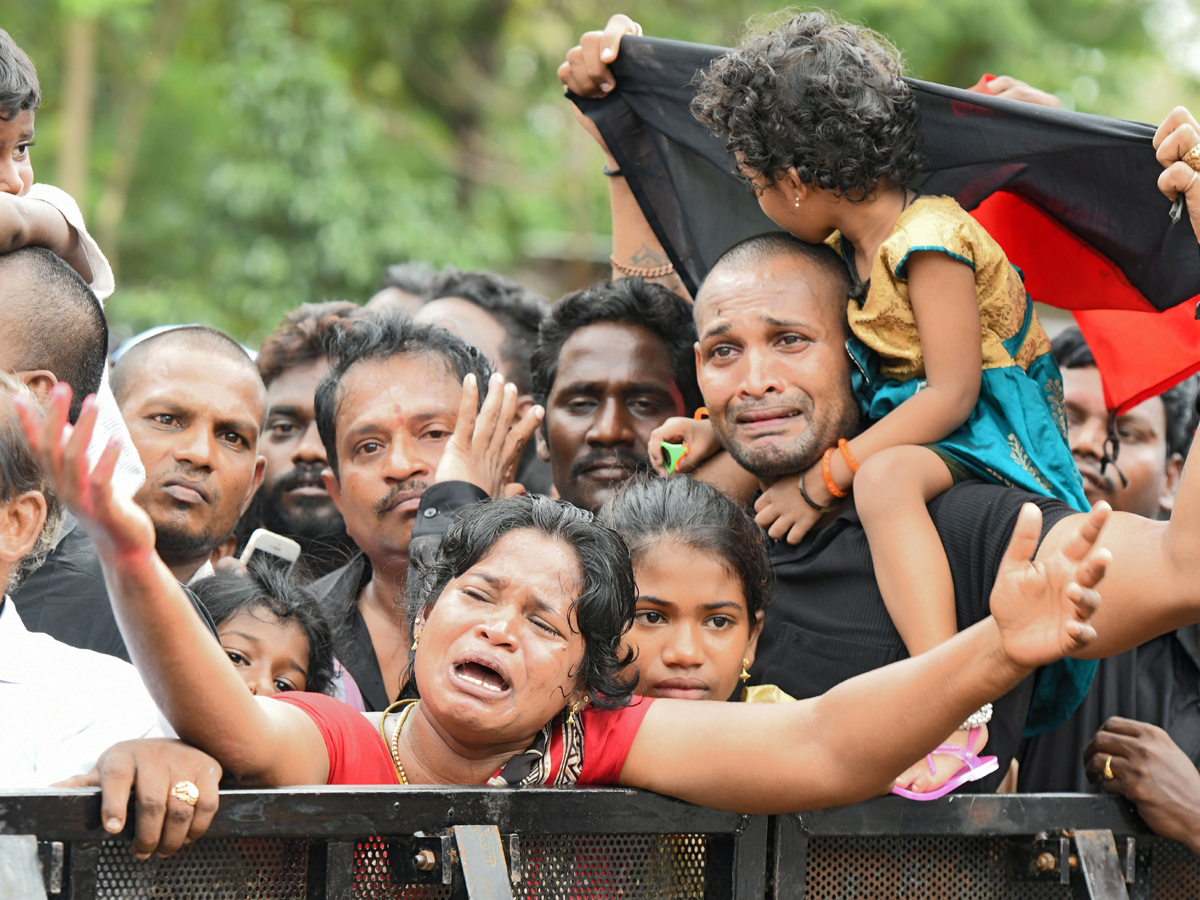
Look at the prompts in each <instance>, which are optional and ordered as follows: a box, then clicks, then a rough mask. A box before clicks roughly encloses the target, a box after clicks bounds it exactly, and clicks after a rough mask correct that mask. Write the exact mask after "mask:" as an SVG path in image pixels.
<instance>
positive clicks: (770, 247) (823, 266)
mask: <svg viewBox="0 0 1200 900" xmlns="http://www.w3.org/2000/svg"><path fill="white" fill-rule="evenodd" d="M781 259H794V260H796V261H803V262H805V263H808V265H807V266H806V268H807V269H809V270H811V272H812V277H813V279H819V280H820V281H821V282H822V284H823V286H827V287H828V296H829V297H830V298H831V299H832V300H836V301H837V304H838V305H837V314H838V315H839V316H840V317H841V318H842V320H843V321H845V320H846V307H845V300H846V298H847V296H849V292H850V276H849V273H848V272H847V270H846V264H845V262H844V261H843V260H842V259H841V257H839V256H838V254H837V252H836V251H835V250H834V249H833V248H831V247H829V246H828V245H826V244H810V243H808V242H807V241H802V240H800V239H799V238H797V237H793V236H792V235H790V234H787V233H786V232H782V231H772V232H768V233H767V234H760V235H756V236H755V237H752V238H747V239H746V240H744V241H742V242H741V243H738V244H734V245H733V246H732V247H730V248H729V249H728V250H726V251H725V252H724V253H722V254H721V256H720V257H719V258H718V259H717V261H716V262H715V263H713V265H712V268H711V269H709V270H708V275H707V276H705V279H704V284H708V282H709V281H710V280H713V281H715V280H718V279H723V278H725V277H726V276H742V275H752V273H754V272H755V271H759V270H762V269H763V268H766V267H769V266H771V264H773V263H775V262H776V261H778V260H781ZM705 294H706V292H705V290H704V285H703V284H702V285H701V286H700V290H699V292H698V293H697V295H696V303H695V307H694V310H695V315H696V321H697V323H699V322H700V310H701V307H702V306H704V305H705V301H706V299H707V298H706V296H705ZM846 329H847V334H849V325H848V324H847V325H846Z"/></svg>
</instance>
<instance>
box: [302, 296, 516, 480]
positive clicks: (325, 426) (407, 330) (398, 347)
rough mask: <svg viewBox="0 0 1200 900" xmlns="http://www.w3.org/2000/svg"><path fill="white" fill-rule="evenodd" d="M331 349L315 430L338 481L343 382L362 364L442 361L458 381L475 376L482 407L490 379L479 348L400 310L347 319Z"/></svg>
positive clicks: (319, 387) (319, 391)
mask: <svg viewBox="0 0 1200 900" xmlns="http://www.w3.org/2000/svg"><path fill="white" fill-rule="evenodd" d="M329 346H330V351H331V356H330V362H331V366H330V369H329V373H328V374H327V375H326V376H325V377H324V378H322V379H321V383H320V384H318V385H317V394H316V416H317V431H318V433H320V435H321V443H322V444H324V445H325V456H326V459H328V460H329V468H330V469H332V470H333V474H334V477H336V476H337V474H338V456H337V415H338V410H339V409H340V408H341V405H342V400H343V393H342V379H343V378H345V377H346V373H347V372H348V371H350V369H352V368H353V367H354V366H355V365H357V364H358V363H361V362H370V361H379V360H385V359H391V358H392V357H394V356H405V355H416V354H422V355H424V356H426V357H432V358H433V359H438V360H441V362H442V363H444V364H445V366H446V371H447V373H448V374H450V375H453V376H454V377H455V378H456V379H457V380H458V381H459V382H460V383H461V382H462V380H463V379H464V378H466V377H467V375H471V374H474V376H475V381H476V384H478V385H479V402H480V405H482V404H483V400H484V398H485V396H486V394H487V387H488V379H489V378H491V377H492V367H491V364H490V363H489V362H488V360H487V357H486V356H484V355H483V354H482V353H481V352H480V351H479V350H477V349H476V348H475V347H472V346H471V345H470V344H468V343H466V341H464V340H462V339H461V338H459V337H457V336H456V335H453V334H451V333H450V332H449V331H447V330H446V329H444V328H438V327H437V326H435V325H425V324H422V323H419V322H414V321H413V320H412V319H410V318H409V317H408V315H407V314H405V313H404V312H403V311H402V310H398V309H380V310H368V311H366V312H364V313H363V314H362V315H361V316H360V317H358V318H355V319H352V320H348V322H347V324H346V327H345V328H340V329H338V331H337V333H336V334H335V335H334V336H333V340H332V341H331V342H330V345H329Z"/></svg>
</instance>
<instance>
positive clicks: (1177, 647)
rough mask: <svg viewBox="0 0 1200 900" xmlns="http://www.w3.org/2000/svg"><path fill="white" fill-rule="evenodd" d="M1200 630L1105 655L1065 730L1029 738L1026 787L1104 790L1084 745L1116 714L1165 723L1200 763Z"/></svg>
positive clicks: (1022, 755) (1022, 779)
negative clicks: (1092, 777) (1091, 774)
mask: <svg viewBox="0 0 1200 900" xmlns="http://www.w3.org/2000/svg"><path fill="white" fill-rule="evenodd" d="M1198 640H1200V631H1198V629H1197V627H1196V626H1195V625H1189V626H1187V627H1186V628H1180V629H1179V630H1178V631H1173V632H1171V633H1170V634H1164V635H1160V636H1159V637H1156V638H1154V640H1152V641H1147V642H1146V643H1144V644H1142V645H1141V646H1140V647H1134V648H1133V649H1132V650H1128V651H1126V652H1125V653H1119V654H1117V655H1116V656H1112V657H1109V658H1108V659H1102V660H1100V667H1099V669H1098V670H1097V672H1096V680H1095V681H1093V682H1092V689H1091V690H1090V691H1088V694H1087V697H1085V698H1084V701H1083V703H1082V704H1081V705H1080V707H1079V709H1077V710H1076V711H1075V714H1074V715H1073V716H1071V718H1070V719H1068V720H1067V722H1066V724H1064V725H1063V726H1062V727H1061V728H1058V729H1056V730H1054V731H1052V732H1050V733H1049V734H1043V735H1039V736H1037V737H1035V738H1032V739H1030V740H1027V741H1022V742H1021V749H1020V752H1019V753H1018V755H1017V758H1018V759H1019V760H1020V762H1021V769H1020V772H1019V774H1018V775H1017V786H1018V788H1019V789H1020V790H1021V791H1022V792H1029V793H1054V792H1061V791H1066V792H1075V793H1087V792H1089V791H1092V792H1098V791H1099V790H1100V787H1099V786H1098V785H1093V784H1091V783H1090V782H1089V781H1088V780H1087V776H1086V775H1085V774H1084V772H1083V749H1084V747H1086V746H1087V745H1088V742H1089V741H1090V740H1091V739H1092V736H1093V735H1094V734H1095V733H1096V732H1097V731H1098V730H1099V728H1100V726H1101V725H1103V724H1104V722H1105V720H1106V719H1108V718H1109V717H1110V716H1122V717H1123V718H1126V719H1136V720H1138V721H1141V722H1149V723H1150V724H1152V725H1157V726H1159V727H1160V728H1162V729H1163V730H1164V731H1166V732H1167V734H1168V735H1170V737H1171V740H1173V741H1174V742H1175V743H1176V744H1177V745H1178V746H1179V749H1181V750H1182V751H1183V752H1184V753H1186V754H1187V755H1188V757H1189V758H1190V759H1191V761H1192V762H1193V763H1194V764H1196V765H1197V766H1200V645H1198V643H1197V642H1198Z"/></svg>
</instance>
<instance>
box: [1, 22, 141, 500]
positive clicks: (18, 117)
mask: <svg viewBox="0 0 1200 900" xmlns="http://www.w3.org/2000/svg"><path fill="white" fill-rule="evenodd" d="M41 102H42V94H41V88H40V86H39V84H38V77H37V70H36V69H35V68H34V65H33V62H32V61H31V60H30V59H29V57H28V56H27V55H26V54H25V52H24V51H23V50H21V48H20V47H18V46H17V44H16V42H15V41H13V39H12V37H11V36H9V34H8V32H7V31H5V30H4V29H0V252H3V253H8V252H11V251H13V250H19V249H20V248H22V247H29V246H38V247H45V248H46V249H48V250H50V251H52V252H53V253H55V254H56V255H57V256H59V257H60V258H61V259H63V260H64V261H65V262H66V263H67V264H68V265H70V266H71V268H73V269H74V270H75V271H76V272H78V273H79V275H80V276H81V277H82V278H83V280H84V281H86V282H87V283H88V286H89V287H90V288H91V289H92V293H94V294H95V295H96V299H97V300H99V301H100V303H101V304H103V302H104V301H105V300H107V299H108V298H109V297H110V296H111V295H112V292H113V289H114V287H115V285H114V282H113V271H112V267H111V266H110V265H109V264H108V260H107V259H106V258H105V256H104V254H103V253H102V252H101V250H100V247H99V246H98V245H97V244H96V242H95V241H94V240H93V239H92V237H91V235H90V234H88V230H87V227H86V226H85V225H84V222H83V214H82V213H81V212H80V210H79V205H78V204H77V203H76V202H75V201H74V200H73V199H72V198H71V196H70V195H69V194H67V193H66V192H65V191H62V190H59V189H58V188H56V187H53V186H52V185H48V184H38V183H36V182H35V181H34V180H33V164H32V161H31V159H30V149H31V148H32V147H33V144H34V117H35V116H36V114H37V110H38V107H39V106H41ZM97 399H98V401H99V404H100V416H99V420H98V421H97V423H96V433H95V437H94V439H93V441H92V444H91V446H90V447H89V448H88V450H89V454H90V455H91V457H92V461H93V462H95V460H96V459H97V458H98V457H99V455H100V453H101V452H103V450H104V447H105V446H106V445H107V444H108V442H109V441H110V440H113V439H115V440H117V441H118V442H119V443H120V444H121V458H120V461H119V462H118V464H117V470H116V472H115V473H114V483H115V485H116V487H117V489H118V490H120V491H121V492H122V493H124V494H127V495H129V496H132V495H133V494H134V493H135V492H136V491H137V489H138V488H139V487H140V486H141V483H142V481H143V480H144V479H145V470H144V469H143V467H142V464H141V460H140V459H139V458H138V455H137V450H136V449H135V448H134V446H133V442H132V440H131V439H130V437H129V431H128V429H127V428H126V427H125V422H124V420H123V419H122V418H121V413H120V410H118V409H117V402H116V399H115V398H114V397H113V395H112V389H111V388H110V387H109V384H108V370H107V368H106V369H105V372H104V378H103V381H102V382H101V385H100V391H99V393H98V396H97Z"/></svg>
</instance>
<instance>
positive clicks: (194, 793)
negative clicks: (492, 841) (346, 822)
mask: <svg viewBox="0 0 1200 900" xmlns="http://www.w3.org/2000/svg"><path fill="white" fill-rule="evenodd" d="M1109 758H1110V759H1111V757H1109ZM1110 777H1111V776H1110ZM171 796H172V797H174V798H175V799H176V800H182V801H183V802H184V803H186V804H187V805H188V806H195V805H196V801H197V800H199V799H200V788H198V787H196V785H194V784H192V782H190V781H180V782H177V783H176V785H175V787H173V788H171Z"/></svg>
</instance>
